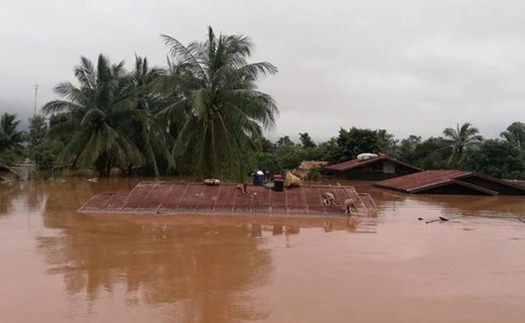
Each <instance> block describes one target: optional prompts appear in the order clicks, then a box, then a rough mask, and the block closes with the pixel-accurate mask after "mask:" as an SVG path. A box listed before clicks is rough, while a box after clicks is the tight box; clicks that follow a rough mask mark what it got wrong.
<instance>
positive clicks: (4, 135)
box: [0, 113, 24, 164]
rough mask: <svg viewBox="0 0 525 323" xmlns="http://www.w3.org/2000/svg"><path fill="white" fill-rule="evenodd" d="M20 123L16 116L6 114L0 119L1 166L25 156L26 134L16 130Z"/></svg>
mask: <svg viewBox="0 0 525 323" xmlns="http://www.w3.org/2000/svg"><path fill="white" fill-rule="evenodd" d="M19 123H20V120H16V115H15V114H10V113H4V114H3V115H2V117H1V118H0V164H10V163H13V162H14V161H15V160H16V159H19V158H21V157H23V155H24V147H23V146H22V143H23V142H24V133H23V132H22V131H18V130H17V129H16V128H17V127H18V124H19Z"/></svg>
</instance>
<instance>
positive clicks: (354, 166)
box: [325, 154, 422, 181]
mask: <svg viewBox="0 0 525 323" xmlns="http://www.w3.org/2000/svg"><path fill="white" fill-rule="evenodd" d="M325 169H328V170H330V171H331V174H332V178H337V179H351V180H370V181H379V180H384V179H388V178H393V177H399V176H404V175H408V174H413V173H416V172H421V171H422V169H421V168H418V167H416V166H412V165H409V164H407V163H404V162H402V161H399V160H397V159H394V158H390V157H388V156H386V155H383V154H381V155H379V156H377V157H375V158H371V159H367V160H358V159H352V160H349V161H346V162H343V163H339V164H335V165H330V166H327V167H325Z"/></svg>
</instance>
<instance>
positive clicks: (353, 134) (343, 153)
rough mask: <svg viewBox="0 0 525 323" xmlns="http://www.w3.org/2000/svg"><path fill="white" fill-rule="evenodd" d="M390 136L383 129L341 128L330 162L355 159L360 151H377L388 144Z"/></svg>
mask: <svg viewBox="0 0 525 323" xmlns="http://www.w3.org/2000/svg"><path fill="white" fill-rule="evenodd" d="M391 139H392V137H390V136H389V135H387V133H386V131H383V130H371V129H358V128H356V127H352V128H351V129H350V130H349V131H346V130H344V129H343V128H341V129H340V130H339V136H338V137H337V147H338V149H337V151H335V152H334V154H333V155H331V156H330V162H331V163H334V164H335V163H340V162H343V161H347V160H350V159H355V158H356V157H357V155H359V154H362V153H379V152H381V151H382V149H384V148H386V147H388V146H389V145H390V143H391V142H390V140H391Z"/></svg>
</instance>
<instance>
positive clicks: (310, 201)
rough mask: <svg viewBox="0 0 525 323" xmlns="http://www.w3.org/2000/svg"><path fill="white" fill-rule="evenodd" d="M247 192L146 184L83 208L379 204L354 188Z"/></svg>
mask: <svg viewBox="0 0 525 323" xmlns="http://www.w3.org/2000/svg"><path fill="white" fill-rule="evenodd" d="M248 191H249V193H246V194H245V193H242V192H241V190H240V189H238V188H237V185H235V184H221V185H216V186H209V185H203V184H198V183H183V182H141V183H139V184H138V185H137V186H135V188H133V190H132V191H131V192H130V193H129V194H113V193H108V194H99V195H96V196H94V197H93V198H91V200H89V201H88V202H87V203H86V204H84V205H83V206H82V207H81V208H80V209H79V211H81V212H92V213H143V214H173V213H185V214H199V213H200V214H202V213H204V214H206V213H222V214H258V215H265V214H267V215H276V214H278V215H299V216H314V217H315V216H326V215H345V210H344V208H343V206H342V205H343V201H344V200H345V199H347V198H352V199H354V200H355V201H356V202H357V204H358V212H357V215H371V214H373V213H375V212H376V211H377V210H376V207H375V203H374V202H373V200H372V198H371V197H370V196H369V195H367V194H358V193H357V192H356V190H355V189H354V188H353V187H351V186H330V185H315V186H314V185H304V186H302V187H297V188H285V189H284V191H283V192H277V191H273V190H270V189H266V188H264V187H262V186H248ZM325 192H330V193H332V194H333V195H334V197H335V201H336V204H337V205H336V206H324V205H323V204H322V196H323V194H324V193H325Z"/></svg>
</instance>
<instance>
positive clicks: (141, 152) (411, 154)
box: [0, 27, 525, 181]
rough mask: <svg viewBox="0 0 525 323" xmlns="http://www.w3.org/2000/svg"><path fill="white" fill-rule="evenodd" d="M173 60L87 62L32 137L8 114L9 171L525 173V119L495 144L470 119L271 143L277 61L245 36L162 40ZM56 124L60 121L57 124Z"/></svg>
mask: <svg viewBox="0 0 525 323" xmlns="http://www.w3.org/2000/svg"><path fill="white" fill-rule="evenodd" d="M162 37H163V40H164V42H165V44H166V46H167V49H168V59H167V65H166V66H164V67H154V66H150V64H149V63H148V60H147V58H143V57H139V56H136V57H135V61H134V62H133V65H132V68H131V69H130V70H127V69H126V68H125V64H124V62H123V61H117V62H116V63H115V62H112V61H110V59H109V58H108V57H106V56H104V55H102V54H101V55H99V56H98V57H97V59H96V61H91V60H90V59H88V58H86V57H81V58H80V63H79V65H77V66H76V67H75V68H74V77H75V79H76V81H75V82H63V83H60V84H58V85H57V86H56V87H55V93H56V94H57V99H55V100H52V101H50V102H47V103H46V104H45V105H44V107H43V108H42V110H43V112H44V113H46V114H47V115H45V116H40V115H36V116H34V117H33V118H31V119H30V122H29V124H30V126H29V133H28V134H25V133H24V132H22V131H21V130H20V129H19V123H20V121H19V120H17V119H16V116H15V115H12V114H8V113H4V114H3V115H2V116H1V118H0V164H12V163H16V162H20V161H23V160H24V159H26V158H27V157H29V159H31V160H32V161H33V162H34V163H35V164H36V166H37V168H38V169H39V170H41V171H45V172H51V173H52V172H54V171H56V170H60V169H63V168H68V169H89V170H91V171H93V170H95V171H96V172H97V173H98V175H100V176H105V175H109V174H110V173H111V169H112V168H115V167H117V168H120V169H121V170H123V171H124V173H127V174H129V175H130V174H142V175H153V176H161V175H184V176H193V177H194V178H196V179H202V178H207V177H218V178H222V179H229V180H235V181H245V180H246V179H247V174H248V173H249V172H250V171H253V170H255V169H264V170H269V171H283V170H285V169H294V168H296V167H297V166H298V165H299V164H300V163H301V161H303V160H322V161H328V162H329V163H331V164H335V163H339V162H344V161H347V160H350V159H354V158H356V157H357V156H358V155H359V154H361V153H384V154H387V155H388V156H390V157H392V158H397V159H400V160H401V161H404V162H406V163H409V164H412V165H414V166H417V167H420V168H423V169H451V168H455V169H464V170H473V171H477V172H482V173H486V174H489V175H493V176H497V177H508V178H525V168H524V156H525V155H524V154H525V123H523V122H520V121H516V122H514V123H512V124H510V125H509V126H508V127H507V128H506V130H505V131H503V132H501V139H500V140H494V139H489V140H485V139H484V138H483V137H482V136H481V134H480V133H479V130H478V129H477V128H476V127H474V126H473V125H472V124H470V123H469V122H464V123H462V124H459V123H458V124H456V126H455V127H447V128H445V129H444V130H443V132H442V134H441V136H435V137H430V138H428V139H423V138H422V137H421V136H419V135H417V134H413V135H410V136H409V137H408V138H402V139H401V140H397V139H396V138H395V137H394V136H393V135H392V134H391V133H389V132H388V131H387V130H385V129H376V130H372V129H362V128H357V127H350V128H340V129H339V132H338V133H337V135H336V136H333V137H331V138H330V139H329V140H327V141H325V142H318V143H315V142H314V141H313V140H312V138H311V137H310V135H309V133H308V132H307V131H304V132H299V143H294V142H293V141H292V140H291V139H290V137H289V136H288V135H283V136H282V137H280V138H278V139H277V140H276V141H275V142H272V141H271V140H269V139H267V138H265V137H264V135H263V134H265V132H266V131H268V130H271V129H273V128H274V127H275V121H276V118H277V116H278V113H279V110H278V108H277V104H276V102H275V100H274V99H273V97H272V96H270V95H269V94H267V93H264V92H262V91H260V90H259V89H258V87H257V84H258V81H259V80H261V79H263V78H265V77H267V76H270V75H273V74H275V73H277V68H276V67H275V66H274V65H272V64H271V63H269V62H256V63H253V62H250V57H251V54H252V50H253V44H252V42H251V41H250V39H249V38H248V37H246V36H243V35H223V34H216V33H215V32H214V31H213V29H212V28H211V27H210V28H208V33H207V36H206V38H205V39H204V40H201V41H193V42H190V43H189V44H182V43H181V42H180V41H179V40H177V39H176V38H173V37H171V36H166V35H164V36H162ZM46 117H48V119H46Z"/></svg>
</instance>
